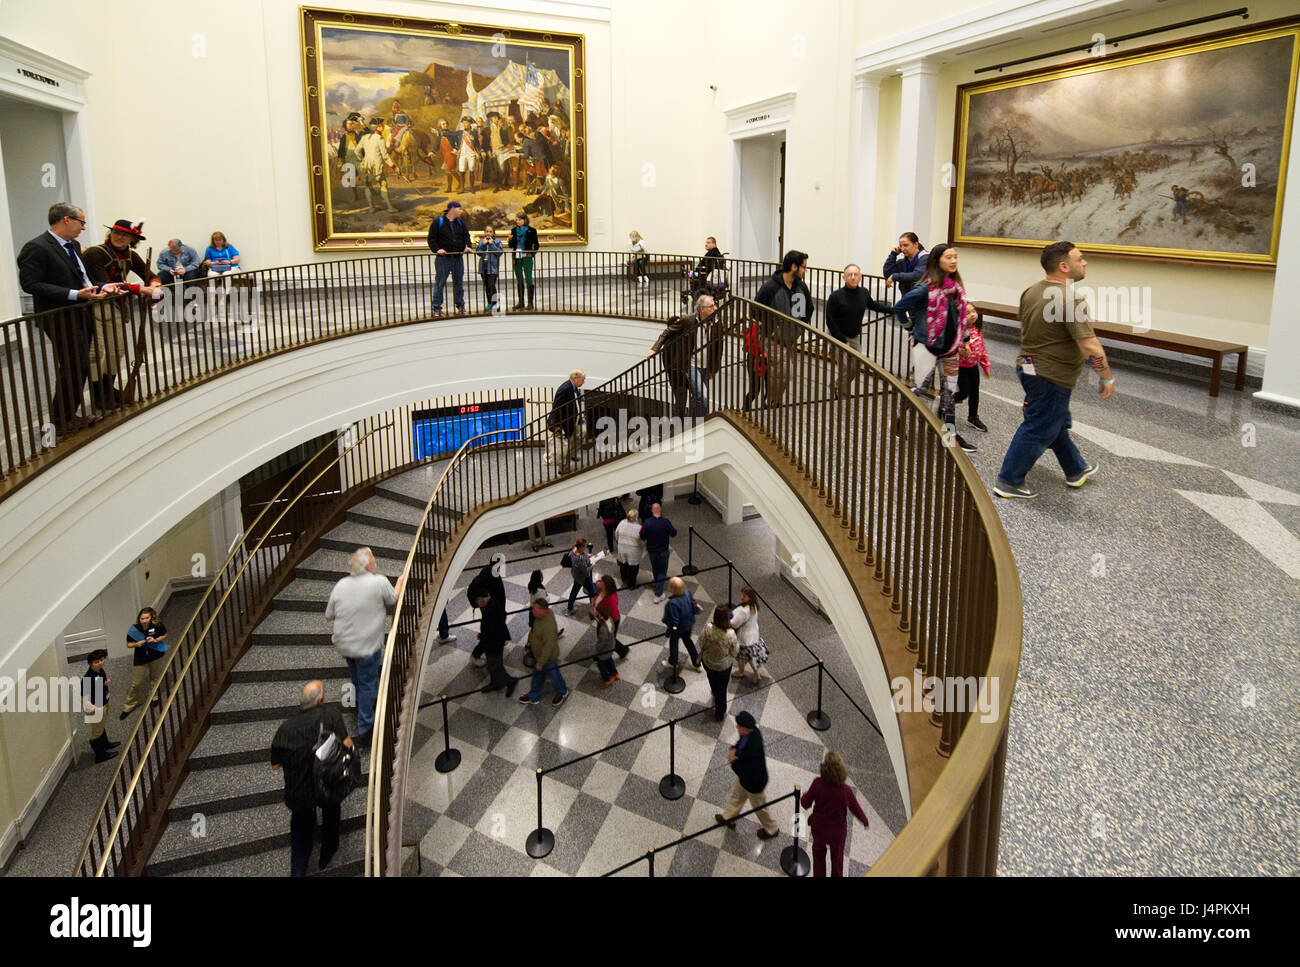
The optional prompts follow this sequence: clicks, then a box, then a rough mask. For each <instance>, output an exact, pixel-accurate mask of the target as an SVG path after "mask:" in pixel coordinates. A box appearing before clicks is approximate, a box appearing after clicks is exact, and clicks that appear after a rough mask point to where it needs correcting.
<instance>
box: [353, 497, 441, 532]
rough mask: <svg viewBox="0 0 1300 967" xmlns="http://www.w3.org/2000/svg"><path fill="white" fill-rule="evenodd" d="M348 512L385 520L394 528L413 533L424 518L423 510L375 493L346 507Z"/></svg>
mask: <svg viewBox="0 0 1300 967" xmlns="http://www.w3.org/2000/svg"><path fill="white" fill-rule="evenodd" d="M348 513H349V514H353V513H357V514H362V515H364V516H366V517H371V518H377V519H380V520H387V521H390V522H391V526H392V527H393V528H394V529H400V530H403V531H406V532H408V533H412V534H413V533H415V529H416V528H417V527H419V526H420V521H422V520H423V519H424V511H423V510H421V509H420V508H419V507H415V506H413V505H411V504H408V503H406V502H404V501H401V500H394V499H393V498H392V497H385V496H384V495H383V494H377V495H375V496H374V497H369V498H367V499H366V500H363V501H361V503H359V504H357V505H355V506H354V507H351V508H349V509H348Z"/></svg>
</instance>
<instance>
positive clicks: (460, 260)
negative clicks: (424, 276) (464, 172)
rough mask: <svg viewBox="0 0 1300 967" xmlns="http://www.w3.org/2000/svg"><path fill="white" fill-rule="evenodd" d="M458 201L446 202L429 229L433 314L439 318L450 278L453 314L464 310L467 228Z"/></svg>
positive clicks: (467, 245) (467, 246)
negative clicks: (432, 259) (454, 306)
mask: <svg viewBox="0 0 1300 967" xmlns="http://www.w3.org/2000/svg"><path fill="white" fill-rule="evenodd" d="M460 216H461V207H460V202H458V201H449V202H447V210H446V211H445V212H443V213H442V214H441V215H439V216H438V217H437V218H435V219H434V220H433V224H432V225H430V226H429V251H431V252H433V253H434V270H435V277H434V283H433V314H434V315H435V316H440V315H442V293H443V290H444V289H445V288H446V287H447V276H448V275H450V276H451V281H452V295H453V297H454V299H455V301H456V311H457V312H462V313H463V312H464V311H465V284H464V283H465V250H466V249H467V248H470V247H471V243H470V237H469V229H467V228H466V227H465V223H464V222H462V221H461V220H460Z"/></svg>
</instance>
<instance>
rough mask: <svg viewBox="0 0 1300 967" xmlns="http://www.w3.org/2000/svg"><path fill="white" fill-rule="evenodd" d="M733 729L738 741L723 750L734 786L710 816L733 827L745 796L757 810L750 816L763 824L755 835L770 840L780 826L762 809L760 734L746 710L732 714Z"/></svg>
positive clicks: (764, 803) (763, 785) (764, 780)
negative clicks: (724, 803)
mask: <svg viewBox="0 0 1300 967" xmlns="http://www.w3.org/2000/svg"><path fill="white" fill-rule="evenodd" d="M736 731H737V732H739V733H740V740H739V741H738V742H737V743H736V744H735V745H733V746H732V747H731V750H730V751H729V752H728V753H727V761H729V762H730V763H731V771H732V772H734V773H735V774H736V785H735V786H734V787H733V788H732V790H731V801H730V802H729V803H727V808H726V809H724V810H723V811H722V812H720V813H716V814H714V817H713V818H714V819H716V820H717V821H718V822H719V823H726V824H727V828H728V829H735V828H736V820H735V817H736V816H738V815H740V811H741V809H743V808H744V805H745V800H746V799H748V800H749V804H750V805H751V806H753V807H754V808H755V809H757V810H758V811H757V812H756V813H754V817H755V818H756V819H757V820H758V821H759V823H761V824H762V826H763V828H762V829H760V830H759V831H758V838H759V839H774V838H775V837H776V834H777V833H778V832H780V829H781V827H780V826H778V825H777V823H776V820H775V819H773V818H772V814H771V813H770V812H768V810H767V809H766V808H765V807H766V806H767V796H766V795H764V794H763V790H764V789H766V788H767V757H766V755H764V753H763V733H762V732H760V731H759V730H758V723H757V722H755V721H754V716H752V715H750V714H749V713H748V712H741V713H740V714H739V715H737V716H736Z"/></svg>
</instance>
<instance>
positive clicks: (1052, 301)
mask: <svg viewBox="0 0 1300 967" xmlns="http://www.w3.org/2000/svg"><path fill="white" fill-rule="evenodd" d="M1040 261H1041V262H1042V265H1043V271H1044V272H1046V273H1047V277H1046V278H1045V279H1044V280H1043V281H1041V282H1038V283H1035V284H1034V285H1031V286H1030V287H1029V288H1028V289H1026V290H1025V291H1024V292H1022V293H1021V294H1020V354H1019V355H1018V356H1017V357H1016V375H1017V376H1019V377H1020V385H1021V386H1023V387H1024V390H1025V418H1024V422H1023V423H1021V424H1020V427H1019V428H1018V429H1017V430H1016V435H1015V436H1014V437H1012V438H1011V445H1010V446H1009V447H1007V455H1006V456H1005V457H1004V458H1003V460H1002V469H1001V470H999V471H998V479H997V483H996V484H995V485H994V487H993V492H994V493H995V494H997V495H998V496H999V497H1020V498H1031V497H1037V496H1038V492H1037V491H1036V490H1033V489H1032V488H1030V487H1027V486H1025V475H1026V474H1028V473H1029V468H1030V467H1032V466H1033V465H1034V464H1035V463H1036V462H1037V461H1038V458H1039V457H1041V456H1042V455H1043V451H1044V450H1047V449H1050V450H1051V451H1052V452H1053V453H1054V454H1056V459H1057V462H1059V463H1060V465H1061V470H1062V471H1063V472H1064V474H1065V483H1066V486H1069V487H1082V486H1083V485H1084V483H1085V482H1086V481H1087V479H1088V478H1089V477H1091V476H1093V475H1095V474H1096V473H1097V465H1096V464H1095V463H1088V462H1087V461H1086V460H1084V459H1083V456H1082V455H1081V454H1080V453H1079V448H1078V447H1076V446H1075V445H1074V441H1073V440H1071V439H1070V426H1071V425H1072V422H1071V419H1070V394H1071V392H1073V390H1074V385H1075V383H1077V382H1078V380H1079V372H1080V371H1081V370H1082V369H1083V364H1084V363H1085V362H1086V363H1087V364H1088V366H1089V368H1091V369H1092V370H1094V371H1095V372H1096V373H1097V376H1098V378H1099V380H1100V382H1099V384H1098V386H1097V392H1098V394H1099V395H1100V396H1101V398H1102V399H1103V400H1108V399H1110V398H1111V396H1112V395H1114V393H1115V378H1114V377H1113V376H1111V373H1110V366H1109V364H1108V363H1107V362H1106V351H1105V350H1104V349H1102V348H1101V342H1100V341H1099V340H1098V339H1097V337H1096V336H1095V335H1094V334H1093V331H1092V323H1091V321H1090V320H1089V318H1088V304H1087V302H1085V301H1084V299H1083V297H1082V295H1081V294H1080V293H1079V292H1078V291H1077V290H1076V289H1075V288H1074V283H1076V282H1080V281H1082V280H1083V277H1084V275H1085V274H1086V270H1087V267H1088V263H1087V261H1086V260H1085V259H1084V257H1083V254H1082V253H1081V252H1080V251H1079V249H1078V248H1077V247H1076V246H1075V244H1074V243H1073V242H1053V243H1052V244H1051V245H1048V246H1047V247H1045V248H1044V249H1043V253H1042V256H1041V258H1040Z"/></svg>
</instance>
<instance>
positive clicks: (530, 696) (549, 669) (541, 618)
mask: <svg viewBox="0 0 1300 967" xmlns="http://www.w3.org/2000/svg"><path fill="white" fill-rule="evenodd" d="M528 647H529V648H530V649H532V652H533V660H534V662H535V663H534V665H533V680H532V682H531V683H530V684H529V686H528V691H527V692H525V693H524V694H523V695H521V696H520V697H519V704H520V705H536V704H537V703H538V702H540V701H541V699H542V683H543V682H545V681H546V680H547V679H548V678H549V679H550V681H551V687H552V688H554V689H555V697H554V698H553V699H551V705H552V706H554V707H555V708H559V707H560V706H561V705H563V704H564V700H565V699H566V698H568V697H569V686H568V685H566V684H565V682H564V676H563V675H561V674H560V664H559V663H560V634H559V631H558V630H557V628H556V625H555V615H554V614H552V613H551V606H550V604H548V603H547V601H546V592H544V591H543V592H541V593H539V594H537V595H535V596H534V597H533V626H532V627H531V628H529V629H528Z"/></svg>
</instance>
